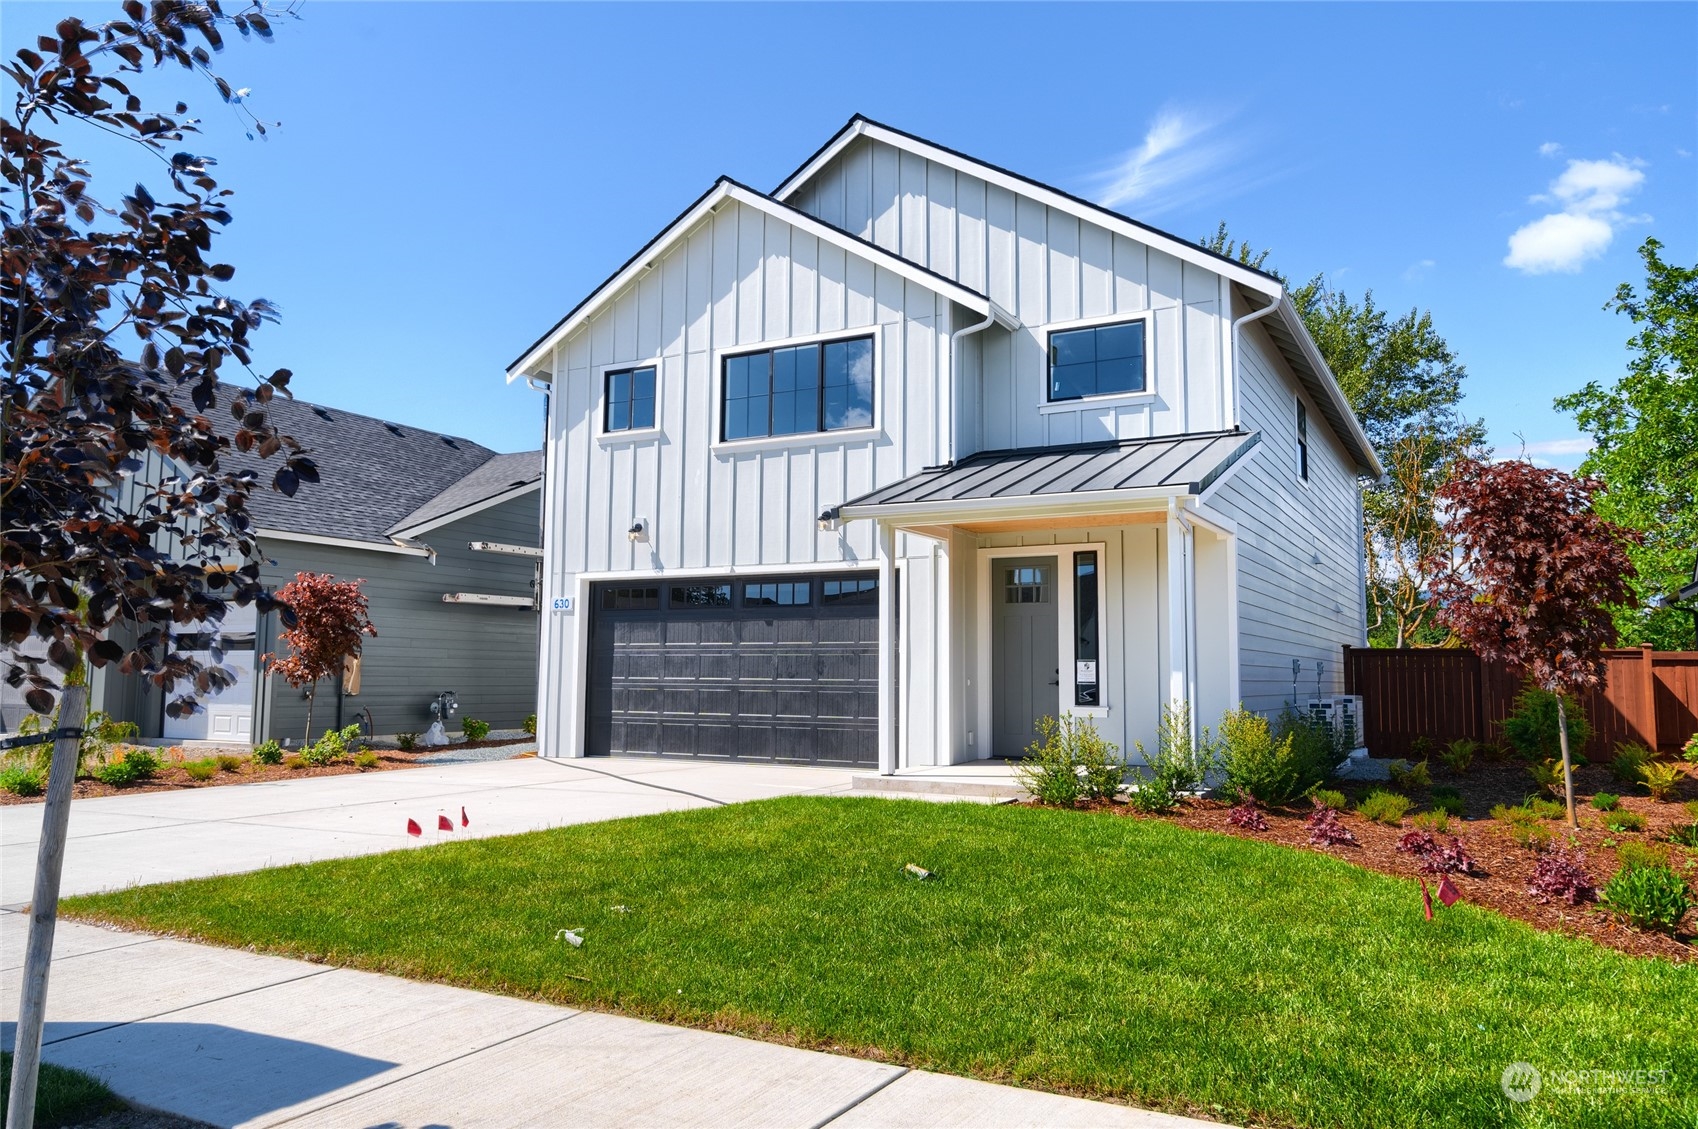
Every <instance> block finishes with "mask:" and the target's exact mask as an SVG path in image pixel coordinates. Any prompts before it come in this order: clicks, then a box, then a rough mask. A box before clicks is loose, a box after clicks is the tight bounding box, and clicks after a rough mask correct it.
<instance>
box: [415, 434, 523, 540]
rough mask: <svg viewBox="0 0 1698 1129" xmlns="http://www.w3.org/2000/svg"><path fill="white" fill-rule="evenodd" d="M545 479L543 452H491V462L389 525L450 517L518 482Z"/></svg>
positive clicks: (508, 488) (503, 491)
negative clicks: (492, 453)
mask: <svg viewBox="0 0 1698 1129" xmlns="http://www.w3.org/2000/svg"><path fill="white" fill-rule="evenodd" d="M541 480H542V452H541V451H521V452H519V453H518V454H516V455H492V456H491V457H490V459H489V461H488V462H486V463H484V464H483V465H482V466H480V467H478V469H476V470H474V471H473V472H472V473H470V474H468V475H467V476H466V477H464V478H462V479H461V480H460V481H458V482H456V483H454V485H452V486H450V487H448V489H446V490H444V491H443V492H442V493H440V494H438V495H437V496H436V497H434V498H432V499H431V500H430V501H428V502H426V503H425V504H424V505H422V506H420V507H419V508H418V509H416V510H414V511H413V512H412V513H410V514H408V515H407V516H406V517H404V518H402V519H401V520H400V521H398V522H396V523H395V524H394V525H392V526H390V527H389V532H390V533H400V532H401V531H402V530H406V529H412V528H414V527H416V526H420V525H424V524H425V523H426V522H431V521H436V520H437V519H438V518H444V517H448V516H449V515H451V514H453V513H455V512H457V511H459V510H464V509H468V508H470V507H472V506H475V505H477V504H478V503H480V502H487V501H489V499H491V498H495V497H499V496H500V495H502V494H505V493H507V491H509V490H512V489H513V488H515V487H518V486H529V485H530V484H531V483H533V482H540V481H541Z"/></svg>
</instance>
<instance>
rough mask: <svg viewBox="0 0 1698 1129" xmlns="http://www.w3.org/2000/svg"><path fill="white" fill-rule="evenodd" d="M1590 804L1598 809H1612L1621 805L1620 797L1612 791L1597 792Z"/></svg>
mask: <svg viewBox="0 0 1698 1129" xmlns="http://www.w3.org/2000/svg"><path fill="white" fill-rule="evenodd" d="M1592 806H1593V807H1595V808H1597V809H1598V810H1599V811H1614V810H1615V809H1616V808H1618V807H1620V806H1621V797H1620V796H1618V795H1616V794H1615V793H1614V792H1599V793H1598V794H1597V795H1595V796H1593V797H1592Z"/></svg>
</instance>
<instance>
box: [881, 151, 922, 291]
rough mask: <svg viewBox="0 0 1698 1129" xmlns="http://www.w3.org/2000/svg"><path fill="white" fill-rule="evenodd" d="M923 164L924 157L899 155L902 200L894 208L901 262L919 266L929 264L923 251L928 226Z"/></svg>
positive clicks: (898, 176)
mask: <svg viewBox="0 0 1698 1129" xmlns="http://www.w3.org/2000/svg"><path fill="white" fill-rule="evenodd" d="M926 164H927V161H926V159H925V158H924V157H920V156H917V155H915V154H913V153H908V152H904V153H902V154H901V156H900V157H899V158H898V159H897V178H898V190H899V191H900V192H901V194H902V199H901V203H900V205H899V206H898V208H897V217H898V223H899V224H900V227H899V229H898V232H897V243H896V247H897V250H898V253H899V254H901V256H902V257H903V258H905V259H907V260H908V261H909V262H912V263H919V264H920V265H921V266H927V265H929V264H930V255H929V254H928V252H927V247H926V238H927V225H928V222H929V217H928V215H927V211H928V209H927V205H926ZM881 246H882V244H881Z"/></svg>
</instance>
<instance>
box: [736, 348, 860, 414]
mask: <svg viewBox="0 0 1698 1129" xmlns="http://www.w3.org/2000/svg"><path fill="white" fill-rule="evenodd" d="M724 376H725V378H724V381H723V385H722V388H723V391H722V393H721V395H722V397H723V399H722V401H721V409H722V411H721V424H720V437H721V438H722V439H754V438H759V437H762V436H768V435H804V434H807V433H808V432H814V431H842V430H846V429H848V428H855V427H871V426H872V423H873V339H872V338H871V337H855V338H851V339H849V340H847V341H824V342H818V343H815V344H811V345H793V346H791V347H789V348H785V349H766V350H763V351H761V352H759V353H743V354H740V355H738V356H735V357H726V358H725V374H724Z"/></svg>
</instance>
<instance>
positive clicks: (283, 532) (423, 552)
mask: <svg viewBox="0 0 1698 1129" xmlns="http://www.w3.org/2000/svg"><path fill="white" fill-rule="evenodd" d="M254 536H255V537H258V538H259V539H260V540H262V541H266V540H271V541H299V542H301V543H302V544H305V545H328V546H330V547H331V548H333V549H364V550H365V551H366V552H368V553H399V554H400V555H401V556H404V557H428V556H430V550H429V549H423V548H417V547H415V546H412V545H397V544H394V543H393V542H391V543H389V544H384V543H383V542H381V541H360V540H357V539H356V538H353V537H325V536H322V535H320V534H317V533H296V532H295V531H294V530H291V529H256V530H254Z"/></svg>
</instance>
